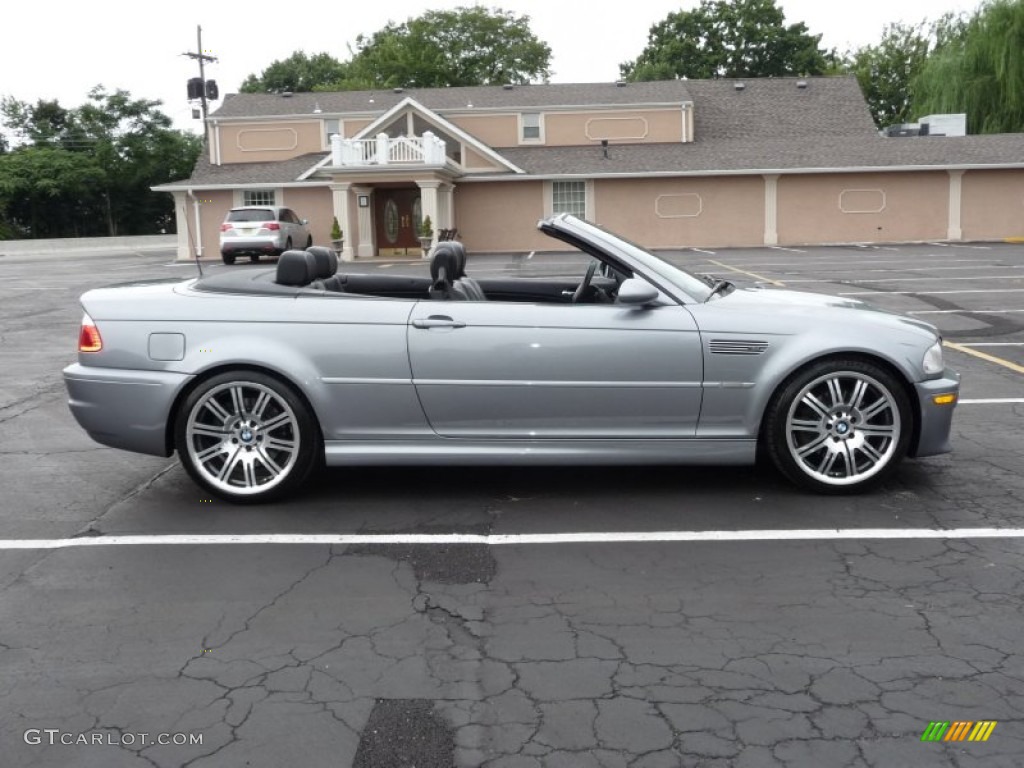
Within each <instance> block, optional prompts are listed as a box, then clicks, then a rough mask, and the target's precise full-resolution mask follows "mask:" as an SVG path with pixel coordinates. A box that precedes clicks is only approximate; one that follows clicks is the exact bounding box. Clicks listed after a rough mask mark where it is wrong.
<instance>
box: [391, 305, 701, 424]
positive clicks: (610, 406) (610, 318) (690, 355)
mask: <svg viewBox="0 0 1024 768" xmlns="http://www.w3.org/2000/svg"><path fill="white" fill-rule="evenodd" d="M408 343H409V360H410V364H411V370H412V375H413V382H414V384H415V388H416V393H417V395H418V396H419V399H420V403H421V404H422V406H423V410H424V413H425V414H426V416H427V419H428V420H429V422H430V425H431V427H432V428H433V429H434V430H435V431H436V432H437V433H438V434H440V435H444V436H448V437H475V438H485V437H493V438H532V439H537V438H540V439H543V438H598V437H608V438H649V437H687V436H692V435H694V434H695V431H696V427H697V420H698V417H699V415H700V405H701V381H702V375H703V361H702V357H701V345H700V335H699V333H698V330H697V326H696V324H695V323H694V320H693V318H692V317H691V315H690V313H689V312H688V311H687V310H686V309H685V308H684V307H682V306H679V305H678V304H671V305H666V306H658V307H627V306H620V305H614V304H587V305H583V304H531V303H518V302H501V301H484V302H468V301H422V302H419V303H418V304H417V305H416V307H415V308H414V309H413V312H412V313H411V315H410V318H409V327H408Z"/></svg>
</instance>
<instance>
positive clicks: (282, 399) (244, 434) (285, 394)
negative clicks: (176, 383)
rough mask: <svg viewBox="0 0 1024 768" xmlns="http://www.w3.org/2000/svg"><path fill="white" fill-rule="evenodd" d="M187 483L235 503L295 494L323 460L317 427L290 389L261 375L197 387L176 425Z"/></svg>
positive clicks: (230, 374)
mask: <svg viewBox="0 0 1024 768" xmlns="http://www.w3.org/2000/svg"><path fill="white" fill-rule="evenodd" d="M174 444H175V447H176V448H177V450H178V456H179V458H180V459H181V463H182V465H183V466H184V467H185V471H186V472H188V474H189V476H190V477H191V478H192V479H193V480H194V481H195V482H196V484H197V485H199V486H200V487H201V488H203V489H204V490H205V491H207V492H209V493H212V494H214V495H216V496H218V497H220V498H222V499H225V500H227V501H230V502H233V503H236V504H253V503H260V502H264V501H269V500H271V499H275V498H279V497H281V496H284V495H286V494H288V493H291V492H293V491H295V490H296V489H297V488H298V487H299V486H301V485H302V484H303V483H304V482H305V480H306V478H307V477H308V476H309V474H310V472H311V470H312V469H313V468H314V467H315V466H316V465H317V464H318V462H319V461H320V459H321V456H322V454H323V440H322V439H321V437H320V429H319V425H318V424H317V422H316V419H315V418H314V417H313V415H312V413H311V412H310V410H309V408H308V407H307V406H306V404H305V402H304V401H303V399H302V398H301V397H300V396H299V395H298V393H297V392H296V391H295V390H294V389H293V388H292V387H291V386H290V385H288V384H285V383H284V382H282V381H279V380H278V379H276V378H274V377H272V376H268V375H266V374H264V373H259V372H256V371H247V370H240V371H226V372H224V373H221V374H218V375H216V376H212V377H211V378H209V379H207V380H206V381H204V382H202V383H201V384H200V385H199V386H197V387H196V388H195V389H194V390H193V391H192V392H191V393H190V394H189V396H188V397H187V398H185V402H184V403H183V404H182V406H181V408H180V409H179V411H178V413H177V415H176V417H175V422H174Z"/></svg>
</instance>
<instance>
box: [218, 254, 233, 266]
mask: <svg viewBox="0 0 1024 768" xmlns="http://www.w3.org/2000/svg"><path fill="white" fill-rule="evenodd" d="M220 258H221V261H223V262H224V263H225V264H234V263H235V257H234V256H233V255H232V254H228V253H224V251H221V252H220Z"/></svg>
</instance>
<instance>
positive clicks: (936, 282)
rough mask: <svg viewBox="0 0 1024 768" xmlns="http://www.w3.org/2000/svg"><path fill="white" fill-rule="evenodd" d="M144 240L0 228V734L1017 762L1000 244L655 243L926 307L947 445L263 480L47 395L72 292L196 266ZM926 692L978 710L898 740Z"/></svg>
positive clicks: (376, 761)
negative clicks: (982, 534)
mask: <svg viewBox="0 0 1024 768" xmlns="http://www.w3.org/2000/svg"><path fill="white" fill-rule="evenodd" d="M2 253H3V248H2V244H0V254H2ZM172 258H173V255H172V254H171V253H169V252H165V253H147V254H130V253H128V254H117V255H110V254H102V253H91V254H67V255H65V256H52V255H49V256H45V257H32V256H13V255H10V256H0V371H2V372H3V373H2V375H0V454H2V456H3V460H2V461H0V488H2V493H0V669H2V670H3V675H2V677H0V701H2V703H3V704H2V710H0V755H3V757H2V758H0V764H2V765H4V766H76V767H77V766H97V767H99V766H102V767H103V768H120V767H121V766H125V767H134V766H184V765H188V766H196V767H197V768H198V767H199V766H202V767H204V768H209V767H213V766H216V767H218V768H219V767H220V766H253V767H263V766H266V767H267V768H271V767H275V768H276V767H277V766H303V767H304V768H320V767H321V766H324V767H326V766H332V767H333V766H350V765H354V766H359V767H360V768H368V767H369V766H377V767H379V768H390V767H391V766H417V767H418V768H433V767H435V766H446V767H447V766H453V765H457V766H482V765H486V766H491V767H492V768H529V767H537V766H553V767H561V766H565V767H566V768H576V767H577V766H582V767H584V768H586V767H589V766H594V767H595V768H597V767H600V768H608V767H611V766H623V767H625V766H635V767H636V768H661V767H662V766H664V767H665V768H668V767H670V766H694V767H697V766H700V767H701V768H725V767H726V766H730V767H731V766H738V767H740V768H753V767H755V766H756V767H760V766H780V767H782V766H785V767H786V768H789V767H790V766H807V767H808V768H830V767H831V766H844V767H847V766H849V767H850V768H876V767H879V768H881V767H883V766H891V767H892V768H906V767H908V766H928V767H929V768H932V767H934V766H955V767H956V768H964V767H966V766H986V767H988V766H1019V765H1021V764H1022V762H1024V616H1022V601H1021V591H1022V580H1024V547H1022V542H1024V534H1021V530H1022V529H1024V524H1022V513H1024V479H1022V471H1021V470H1022V469H1024V436H1022V430H1021V427H1022V424H1024V421H1022V416H1024V245H1013V244H1007V243H977V244H974V243H972V244H963V245H949V244H920V245H910V246H904V245H898V246H863V247H857V246H844V247H821V248H775V249H770V248H764V249H728V250H726V249H723V250H717V251H716V250H714V249H701V250H698V249H688V250H683V251H678V252H673V253H671V254H668V258H670V259H671V260H673V261H675V262H677V263H679V264H682V265H684V266H686V267H688V268H690V269H692V270H694V271H698V272H706V273H712V274H715V275H718V276H722V277H726V278H728V279H733V280H736V281H737V282H758V281H760V282H766V283H770V284H778V285H784V286H785V287H786V288H794V289H800V290H809V291H818V292H826V293H835V294H840V295H845V296H849V297H851V298H859V299H867V300H870V301H872V302H874V303H876V304H878V305H879V306H883V307H886V308H891V309H896V310H899V311H904V312H909V313H911V314H913V315H915V316H917V317H919V318H921V319H924V320H927V321H929V322H932V323H934V324H935V325H937V326H938V327H939V328H940V329H941V330H942V331H943V335H944V337H945V339H946V341H947V349H946V356H947V361H948V363H949V364H950V365H952V366H953V367H954V368H957V369H958V370H960V371H961V372H962V374H963V387H962V393H961V397H962V401H961V404H960V405H959V406H958V408H957V413H956V417H955V420H954V436H953V445H954V453H952V454H950V455H947V456H941V457H937V458H931V459H926V460H921V461H909V462H906V463H905V464H904V465H903V467H902V468H901V469H900V471H899V473H898V474H897V475H896V477H895V479H893V480H892V481H891V482H889V483H888V484H887V485H886V486H884V487H883V488H882V489H880V490H879V491H877V492H874V493H871V494H869V495H864V496H857V497H847V498H844V497H838V498H834V497H819V496H812V495H808V494H805V493H802V492H800V491H798V490H796V489H794V488H793V487H791V486H790V485H788V484H787V483H785V482H784V481H782V480H781V479H779V478H778V477H777V476H776V475H775V473H774V472H773V471H771V470H770V469H767V468H756V469H745V468H741V469H714V470H708V469H699V470H698V469H686V468H672V467H669V468H664V467H659V468H642V467H634V468H625V469H607V468H602V469H599V470H598V469H575V468H550V469H521V468H517V469H500V468H495V469H490V468H451V467H448V468H387V467H382V468H373V469H365V470H358V471H355V470H329V471H327V472H325V473H323V475H322V476H320V477H318V478H317V479H316V480H315V481H314V482H313V483H312V484H311V486H310V487H309V488H308V490H306V491H305V492H304V493H303V494H301V495H299V496H298V497H296V498H294V499H291V500H289V501H288V502H286V503H280V504H272V505H266V506H261V507H256V508H242V507H233V506H230V505H227V504H223V503H220V502H210V501H208V500H204V499H203V498H201V494H200V492H199V490H198V489H197V487H196V486H194V485H193V484H192V483H191V482H190V481H189V480H188V478H187V477H186V476H185V473H184V471H183V470H182V469H181V467H180V466H179V465H178V464H177V463H176V462H175V461H174V460H173V459H169V460H164V459H159V458H153V457H145V456H138V455H133V454H127V453H122V452H118V451H114V450H111V449H107V448H104V447H102V446H99V445H96V444H94V443H92V442H91V441H90V440H89V439H88V438H87V437H86V435H85V434H84V433H83V432H82V431H81V430H80V429H79V428H78V427H77V425H76V424H75V423H74V421H73V419H72V417H71V415H70V413H69V411H68V409H67V405H66V402H65V393H64V389H63V383H62V380H61V377H60V371H61V369H62V367H63V366H64V365H66V364H68V363H70V362H73V361H74V359H75V351H74V350H75V344H76V341H77V331H78V323H79V318H80V313H81V310H80V308H79V306H78V304H77V296H78V295H79V294H80V293H82V292H83V291H85V290H87V289H89V288H91V287H96V286H101V285H107V284H110V283H114V282H126V281H129V280H132V279H137V278H141V277H152V276H154V275H158V276H172V275H180V276H182V277H187V276H191V275H192V274H193V273H194V267H193V266H191V265H187V264H185V265H182V264H175V263H174V262H172V261H171V259H172ZM579 263H581V262H578V261H576V260H574V259H571V258H568V257H566V256H564V255H558V254H535V255H533V256H532V257H530V256H527V255H516V256H509V257H471V259H470V263H469V270H468V271H469V273H470V275H476V276H482V275H495V274H502V273H514V274H544V273H547V272H553V271H564V270H565V269H572V268H574V266H575V265H577V264H579ZM234 268H235V269H251V268H253V267H250V266H248V265H239V266H237V267H234ZM344 268H345V269H346V270H349V271H362V270H387V271H389V272H392V273H397V272H401V271H409V272H414V273H423V272H424V271H425V270H426V266H425V264H423V263H418V262H373V263H369V264H358V265H352V264H347V265H344ZM207 269H211V270H219V269H225V267H223V266H221V265H215V264H211V265H208V266H207ZM982 528H983V529H999V530H1001V531H1003V532H1004V533H1006V534H1007V535H1005V536H1002V537H991V538H978V537H976V536H975V535H973V534H971V533H970V530H971V529H982ZM937 530H945V531H949V532H950V533H949V535H948V536H945V537H939V538H936V537H934V535H933V534H931V533H929V532H934V531H937ZM808 531H811V532H817V533H815V534H813V535H814V536H816V537H817V538H812V537H811V535H810V534H808V533H807V532H808ZM858 531H862V532H864V531H871V533H870V537H869V535H868V534H866V533H863V534H861V535H858V533H857V532H858ZM709 532H712V533H709ZM561 534H567V535H568V536H560V535H561ZM605 534H609V535H607V536H605ZM612 534H619V535H618V536H616V535H612ZM154 535H162V536H167V537H172V538H167V539H163V540H162V543H160V544H152V543H143V544H132V541H133V540H132V539H130V538H117V539H114V538H112V537H131V536H154ZM216 535H222V536H225V537H230V536H238V535H253V536H256V535H258V536H262V537H263V539H262V541H261V542H260V543H251V542H250V543H219V542H216V541H215V540H211V539H210V538H209V537H211V536H216ZM373 535H379V537H380V538H377V539H372V538H369V539H367V538H364V539H356V538H352V537H353V536H364V537H365V536H373ZM572 535H576V536H577V537H578V538H582V540H576V541H573V540H572V538H573V537H572ZM197 536H198V537H206V538H199V539H194V538H190V537H197ZM318 537H319V538H318ZM69 538H77V539H79V540H80V541H81V542H82V543H83V546H74V547H60V548H52V549H51V548H47V547H48V546H49V545H48V544H47V542H55V541H61V540H65V539H69ZM598 539H603V540H600V541H599V540H598ZM29 540H31V541H29ZM105 542H117V543H110V544H109V545H107V544H106V543H105ZM932 721H950V722H955V721H971V722H980V721H995V722H996V723H997V724H996V726H995V727H994V729H993V730H992V733H991V736H990V738H989V739H988V740H987V741H985V742H969V741H963V742H955V741H945V742H926V741H922V733H923V732H924V731H925V729H926V728H927V727H928V725H929V723H930V722H932ZM161 741H162V742H167V743H158V742H161ZM183 741H184V743H182V742H183ZM197 741H199V742H201V743H196V742H197Z"/></svg>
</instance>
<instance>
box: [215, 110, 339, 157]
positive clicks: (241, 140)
mask: <svg viewBox="0 0 1024 768" xmlns="http://www.w3.org/2000/svg"><path fill="white" fill-rule="evenodd" d="M346 129H347V125H346ZM321 130H322V129H321V123H320V121H319V120H308V121H300V120H287V121H280V122H277V123H271V122H267V123H245V124H239V123H229V124H227V125H221V126H220V159H221V163H258V162H265V161H267V160H289V159H291V158H293V157H298V156H299V155H304V154H306V153H307V152H320V151H322V149H323V138H322V137H321V135H320V133H321Z"/></svg>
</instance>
